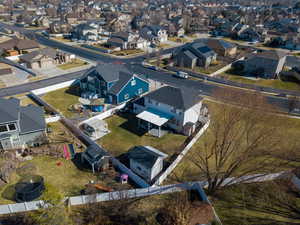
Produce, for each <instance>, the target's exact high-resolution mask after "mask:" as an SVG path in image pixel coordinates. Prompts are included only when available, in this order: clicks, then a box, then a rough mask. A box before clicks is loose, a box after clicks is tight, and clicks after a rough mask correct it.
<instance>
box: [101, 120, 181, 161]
mask: <svg viewBox="0 0 300 225" xmlns="http://www.w3.org/2000/svg"><path fill="white" fill-rule="evenodd" d="M106 122H107V123H108V129H109V130H110V131H111V133H109V134H108V135H106V136H104V137H103V138H101V139H100V140H99V141H98V143H99V144H100V145H101V146H103V147H104V148H105V149H107V150H108V151H109V152H111V153H112V154H113V155H114V156H119V155H121V154H123V153H126V152H127V151H128V150H129V149H130V148H132V147H134V146H136V145H150V146H152V147H154V148H157V149H158V150H160V151H162V152H165V153H167V154H168V155H169V156H171V155H172V154H173V153H175V152H176V150H178V149H179V148H180V146H181V144H182V143H183V142H184V140H185V138H186V137H185V136H183V135H178V134H171V133H170V134H166V135H164V136H163V137H161V138H157V137H153V136H150V135H147V134H143V133H141V131H139V130H138V129H137V120H136V119H135V118H134V116H133V115H124V116H119V115H114V116H112V117H110V118H108V119H107V120H106Z"/></svg>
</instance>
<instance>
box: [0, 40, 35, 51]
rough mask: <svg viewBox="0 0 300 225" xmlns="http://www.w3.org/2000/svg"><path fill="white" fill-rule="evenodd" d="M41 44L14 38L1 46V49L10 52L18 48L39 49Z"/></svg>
mask: <svg viewBox="0 0 300 225" xmlns="http://www.w3.org/2000/svg"><path fill="white" fill-rule="evenodd" d="M38 47H39V44H38V43H37V42H36V41H33V40H27V39H19V38H13V39H10V40H8V41H5V42H2V43H1V44H0V49H3V50H9V49H13V48H17V49H20V50H25V49H32V48H38Z"/></svg>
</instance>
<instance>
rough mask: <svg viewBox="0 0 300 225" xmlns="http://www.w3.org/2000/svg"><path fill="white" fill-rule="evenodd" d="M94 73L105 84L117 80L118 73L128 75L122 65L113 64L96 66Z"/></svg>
mask: <svg viewBox="0 0 300 225" xmlns="http://www.w3.org/2000/svg"><path fill="white" fill-rule="evenodd" d="M94 71H95V72H96V73H97V74H98V75H99V76H101V77H102V78H103V79H104V80H105V81H106V82H112V81H117V80H119V73H120V72H125V73H130V72H129V71H128V69H127V68H126V67H125V66H124V65H122V64H113V63H106V64H98V65H97V66H96V67H94Z"/></svg>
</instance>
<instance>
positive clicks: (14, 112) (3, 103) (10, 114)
mask: <svg viewBox="0 0 300 225" xmlns="http://www.w3.org/2000/svg"><path fill="white" fill-rule="evenodd" d="M19 110H20V100H19V99H16V98H10V99H4V98H0V123H6V122H11V121H17V120H18V119H19Z"/></svg>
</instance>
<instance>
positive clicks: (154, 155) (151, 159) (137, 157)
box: [129, 146, 168, 169]
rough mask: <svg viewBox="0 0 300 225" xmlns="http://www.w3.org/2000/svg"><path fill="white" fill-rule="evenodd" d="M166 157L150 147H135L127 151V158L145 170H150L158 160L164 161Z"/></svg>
mask: <svg viewBox="0 0 300 225" xmlns="http://www.w3.org/2000/svg"><path fill="white" fill-rule="evenodd" d="M167 157H168V155H167V154H165V153H163V152H161V151H159V150H157V149H155V148H153V147H151V146H136V147H134V148H133V149H131V150H130V151H129V158H130V159H132V160H134V161H136V162H138V163H140V164H142V165H144V166H145V167H147V168H150V169H151V168H152V167H153V166H154V165H155V163H156V161H157V160H158V159H162V160H163V159H165V158H167Z"/></svg>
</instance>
